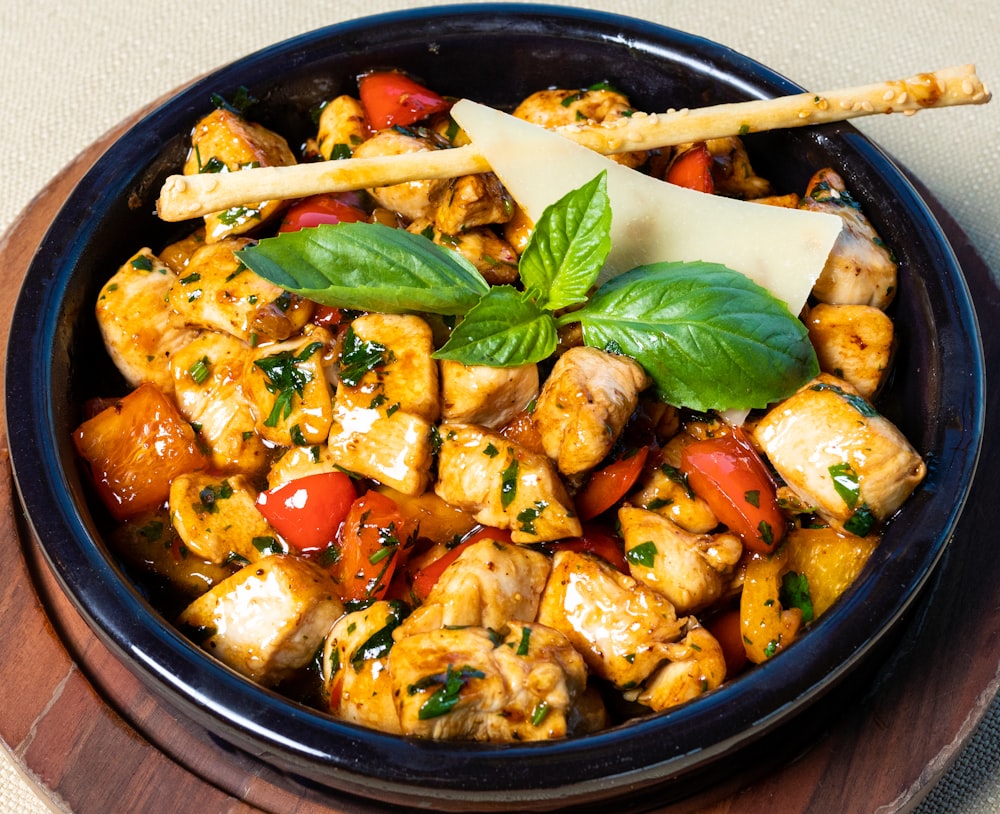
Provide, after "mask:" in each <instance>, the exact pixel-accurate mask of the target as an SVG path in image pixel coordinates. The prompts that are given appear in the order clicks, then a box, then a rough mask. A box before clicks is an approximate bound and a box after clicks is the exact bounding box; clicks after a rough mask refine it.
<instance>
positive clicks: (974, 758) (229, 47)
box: [0, 0, 1000, 814]
mask: <svg viewBox="0 0 1000 814" xmlns="http://www.w3.org/2000/svg"><path fill="white" fill-rule="evenodd" d="M554 4H557V5H569V6H580V7H587V8H591V9H595V10H601V11H610V12H615V13H619V14H626V15H629V16H633V17H639V18H643V19H646V20H650V21H652V22H656V23H660V24H663V25H668V26H671V27H674V28H678V29H681V30H684V31H688V32H690V33H693V34H697V35H700V36H704V37H708V38H710V39H713V40H716V41H718V42H721V43H723V44H725V45H728V46H731V47H732V48H735V49H736V50H737V51H740V52H741V53H744V54H746V55H748V56H750V57H753V58H754V59H756V60H758V61H760V62H762V63H764V64H766V65H768V66H770V67H771V68H773V69H775V70H777V71H778V72H780V73H782V74H784V75H785V76H787V77H789V78H790V79H792V80H794V81H796V82H798V83H799V84H801V85H803V86H805V87H807V88H809V89H812V90H826V89H831V88H839V87H848V86H853V85H860V84H867V83H870V82H875V81H880V80H885V79H893V78H900V77H904V76H910V75H913V74H916V73H920V72H922V71H929V70H935V69H939V68H943V67H946V66H950V65H958V64H964V63H968V62H971V63H975V64H976V66H977V69H978V73H979V75H980V76H981V77H982V78H983V79H984V80H985V81H986V82H987V84H988V85H989V84H990V83H991V82H992V84H993V85H995V86H997V87H1000V4H997V3H996V0H966V2H964V3H961V4H958V3H949V2H944V3H937V4H917V3H913V2H912V0H910V2H906V3H903V2H898V1H897V0H891V1H889V0H880V2H878V3H857V2H848V1H847V0H826V2H824V3H804V2H801V0H799V1H798V2H795V1H794V0H769V2H767V3H758V2H754V0H701V2H698V3H691V2H673V1H671V0H611V2H607V0H586V1H585V2H583V1H582V0H581V1H580V2H556V3H554ZM425 5H431V4H429V3H412V2H404V1H403V0H369V1H368V2H367V3H365V4H363V6H360V7H359V4H357V3H348V2H345V0H312V2H310V3H308V4H306V3H281V2H275V1H274V0H228V2H226V3H220V4H217V5H216V4H206V3H203V2H195V0H171V2H169V3H158V2H156V0H147V1H146V2H136V0H98V1H97V2H93V1H92V0H32V2H30V3H27V2H5V3H3V8H2V10H0V80H2V82H0V88H2V90H0V143H2V144H6V145H7V147H6V152H5V155H6V159H4V161H3V165H2V168H0V234H2V233H4V232H6V231H7V229H8V228H9V227H10V226H11V225H12V224H13V223H14V222H15V220H16V218H17V216H18V214H19V213H20V212H21V211H22V210H23V209H24V208H25V207H26V206H27V205H28V204H29V203H30V201H31V200H32V198H33V197H34V196H35V195H36V194H38V193H39V192H40V191H41V190H42V189H43V188H44V187H45V185H46V184H47V183H48V182H49V181H50V180H51V179H52V178H53V176H55V175H56V174H57V173H58V172H59V171H60V170H61V169H62V168H63V167H64V166H66V165H67V164H68V163H69V162H70V161H71V160H72V159H73V158H74V157H75V156H76V155H77V154H78V153H79V152H80V151H81V150H82V149H83V148H84V147H86V146H87V145H89V144H91V143H92V142H93V141H95V140H96V139H98V138H99V137H101V136H102V135H103V134H104V133H106V132H108V131H109V130H110V129H111V128H113V127H114V126H115V125H116V124H118V123H119V122H121V121H122V120H124V119H126V118H127V117H129V116H130V115H131V114H133V113H134V112H136V111H137V110H138V109H140V108H141V107H143V106H145V105H146V104H148V103H149V102H151V101H153V100H155V99H158V98H160V97H162V96H163V95H165V94H167V93H169V92H170V91H172V90H174V89H175V88H177V87H178V86H180V85H182V84H184V83H185V82H187V81H189V80H191V79H192V78H194V77H196V76H199V75H201V74H203V73H205V72H207V71H210V70H212V69H214V68H216V67H219V66H220V65H223V64H225V63H227V62H230V61H232V60H234V59H236V58H239V57H242V56H245V55H247V54H249V53H251V52H253V51H255V50H257V49H259V48H262V47H264V46H267V45H269V44H272V43H274V42H277V41H279V40H282V39H285V38H287V37H291V36H295V35H297V34H301V33H304V32H306V31H309V30H311V29H314V28H318V27H320V26H324V25H328V24H331V23H336V22H340V21H343V20H347V19H351V18H355V17H358V16H361V15H363V14H374V13H379V12H384V11H394V10H400V9H404V8H414V7H419V6H425ZM857 125H858V127H859V128H860V129H861V130H862V131H864V132H865V133H866V134H867V135H869V136H871V137H872V138H873V139H874V140H875V141H876V142H878V143H879V144H880V145H881V146H882V147H884V148H885V149H886V150H887V151H888V152H889V153H890V154H891V155H892V156H894V157H895V158H896V159H897V160H898V161H899V162H900V163H901V164H902V165H903V166H905V167H906V168H908V169H909V170H910V171H912V172H913V173H914V174H915V175H916V176H917V177H918V178H920V179H921V180H922V181H923V182H924V184H926V186H927V187H928V188H929V189H930V191H931V192H932V193H933V194H934V195H935V196H936V198H937V199H938V200H939V201H940V202H941V203H942V204H943V205H944V206H945V208H946V209H947V210H948V211H949V212H950V213H951V214H952V215H953V216H954V217H955V218H956V219H957V221H958V222H959V224H961V226H962V227H963V228H964V229H965V231H966V232H967V234H968V235H969V237H970V238H971V240H972V242H973V245H974V246H975V247H976V248H977V249H978V251H979V252H980V254H981V255H982V257H983V258H984V260H986V262H987V264H988V265H989V266H990V268H991V269H992V270H993V272H994V274H997V275H1000V229H998V228H997V220H998V215H997V213H998V212H1000V184H998V180H1000V100H995V101H994V102H993V103H992V104H990V105H987V106H985V107H975V108H957V109H951V110H946V111H928V112H924V113H921V114H920V115H918V116H915V117H912V118H904V117H902V116H891V117H879V118H875V119H865V120H863V121H860V122H857ZM987 329H995V328H992V327H990V328H987ZM0 658H2V654H0ZM3 703H7V704H10V703H16V699H13V698H5V699H4V701H3ZM6 746H7V747H8V749H11V750H14V754H13V755H11V754H8V753H7V752H6V751H5V750H4V749H0V812H2V814H28V813H29V812H32V813H33V812H44V811H48V810H50V809H49V806H50V805H51V803H49V802H48V801H46V799H45V798H44V793H39V791H38V790H36V789H33V788H32V787H31V785H30V781H27V780H26V779H25V778H23V777H22V776H21V773H20V772H21V769H20V767H21V764H20V763H19V761H18V759H17V754H16V750H17V747H18V745H17V744H7V745H6ZM998 768H1000V705H997V704H994V705H993V707H992V708H991V709H990V711H989V713H988V714H987V715H986V717H985V718H984V720H983V721H982V723H981V724H980V726H979V728H978V730H977V731H976V732H975V734H974V736H973V737H972V739H971V740H970V742H969V743H968V744H967V746H966V748H965V749H964V750H963V752H962V753H961V755H960V757H959V759H958V760H957V762H956V763H955V764H954V766H953V767H952V768H951V770H950V771H949V772H948V773H947V774H946V775H945V776H944V778H943V779H942V780H941V781H940V782H939V783H938V784H937V785H936V786H935V787H934V788H933V789H932V790H931V791H930V792H929V794H928V796H927V797H926V798H925V799H924V801H923V802H922V803H921V805H920V807H919V809H918V812H919V814H938V813H939V812H942V813H943V812H947V813H948V814H985V813H986V812H996V811H1000V771H998Z"/></svg>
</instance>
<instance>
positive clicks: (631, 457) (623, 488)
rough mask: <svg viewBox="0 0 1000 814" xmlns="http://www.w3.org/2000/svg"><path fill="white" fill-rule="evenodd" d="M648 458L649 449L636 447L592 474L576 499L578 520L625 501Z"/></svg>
mask: <svg viewBox="0 0 1000 814" xmlns="http://www.w3.org/2000/svg"><path fill="white" fill-rule="evenodd" d="M648 456H649V447H639V449H637V450H635V451H634V452H630V453H626V454H625V455H623V456H622V457H621V458H619V459H618V460H617V461H614V462H613V463H611V464H608V466H606V467H604V469H600V470H598V471H597V472H594V474H592V475H591V476H590V480H588V481H587V485H586V486H584V487H583V489H581V490H580V491H579V493H578V494H577V496H576V514H577V516H578V517H579V518H580V519H581V520H591V519H593V518H595V517H597V515H599V514H601V513H602V512H605V511H607V510H608V509H610V508H611V507H612V506H614V505H615V503H617V502H618V501H619V500H621V499H622V498H623V497H625V495H626V494H628V491H629V489H631V488H632V487H633V486H634V485H635V482H636V481H637V480H638V479H639V475H640V474H642V468H643V467H644V466H645V465H646V458H647V457H648Z"/></svg>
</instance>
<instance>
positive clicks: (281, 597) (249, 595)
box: [177, 554, 344, 686]
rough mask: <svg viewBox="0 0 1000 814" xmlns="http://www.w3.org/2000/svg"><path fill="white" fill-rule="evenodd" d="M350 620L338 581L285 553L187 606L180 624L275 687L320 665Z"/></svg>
mask: <svg viewBox="0 0 1000 814" xmlns="http://www.w3.org/2000/svg"><path fill="white" fill-rule="evenodd" d="M343 613H344V606H343V604H342V603H341V601H340V600H339V599H338V598H337V586H336V584H335V583H334V582H333V579H332V577H330V575H329V574H328V573H326V572H325V571H324V570H323V569H322V568H320V567H319V566H317V565H314V564H313V563H311V562H308V561H306V560H304V559H301V558H300V557H296V556H292V555H288V554H285V555H276V556H273V557H265V558H264V559H262V560H259V561H258V562H256V563H253V564H251V565H248V566H246V567H244V568H242V569H240V570H239V571H237V572H236V573H235V574H233V576H231V577H229V578H228V579H226V580H223V581H222V582H220V583H219V584H218V585H216V586H214V587H213V588H212V589H211V590H209V591H208V592H207V593H205V594H203V595H202V596H200V597H198V598H197V599H196V600H195V601H194V602H192V603H191V604H190V605H188V606H187V607H186V608H185V609H184V611H183V612H182V613H181V614H180V616H179V617H178V620H177V621H178V625H179V626H180V628H181V629H182V630H185V631H186V632H188V633H189V634H190V636H191V638H192V639H193V640H194V641H196V642H197V643H198V644H199V645H200V646H201V647H203V648H204V649H205V650H207V651H208V652H209V653H211V654H212V655H214V656H215V657H217V658H218V659H219V660H221V661H222V662H224V663H225V664H227V665H229V666H230V667H232V668H233V669H234V670H236V671H237V672H239V673H242V674H243V675H245V676H247V678H249V679H251V680H252V681H255V682H257V683H258V684H262V685H264V686H274V685H275V684H278V683H279V682H281V681H282V680H284V679H286V678H288V677H289V676H291V675H292V674H293V673H294V672H295V671H296V670H299V669H300V668H302V667H304V666H305V665H306V664H308V663H309V662H310V661H311V660H312V659H313V657H314V656H315V655H316V651H317V650H318V649H319V648H320V646H321V645H322V644H323V639H324V637H325V636H326V635H327V633H329V632H330V628H331V627H333V623H334V622H336V621H337V619H339V618H340V617H341V616H342V615H343Z"/></svg>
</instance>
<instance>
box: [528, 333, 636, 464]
mask: <svg viewBox="0 0 1000 814" xmlns="http://www.w3.org/2000/svg"><path fill="white" fill-rule="evenodd" d="M648 384H649V377H648V376H647V375H646V372H645V371H644V370H643V369H642V367H641V366H640V365H639V364H638V363H637V362H635V361H633V360H632V359H629V358H628V357H627V356H619V355H617V354H613V353H605V352H604V351H601V350H597V349H596V348H589V347H584V346H580V347H574V348H570V349H569V350H567V351H566V352H565V353H564V354H563V355H562V356H560V357H559V360H558V361H557V362H556V364H555V366H554V367H553V368H552V373H551V374H550V375H549V377H548V379H546V380H545V384H544V385H542V392H541V393H540V394H539V396H538V403H537V405H536V407H535V412H534V414H533V416H532V417H533V419H534V422H535V425H536V426H537V427H538V431H539V432H540V433H541V436H542V443H543V444H544V446H545V452H546V454H547V455H548V456H549V457H550V458H551V459H552V460H553V461H555V462H556V464H557V466H558V467H559V471H560V472H562V473H563V474H564V475H578V474H580V473H582V472H586V471H587V470H588V469H592V468H593V467H595V466H597V464H599V463H600V462H601V461H602V460H603V459H604V457H605V456H606V455H607V454H608V453H609V452H610V451H611V448H612V447H613V446H614V443H615V441H616V440H617V439H618V436H619V434H620V433H621V431H622V429H623V428H624V427H625V422H627V421H628V418H629V416H630V415H632V412H633V411H634V410H635V407H636V404H638V401H639V392H640V391H641V390H643V389H644V388H645V387H647V386H648Z"/></svg>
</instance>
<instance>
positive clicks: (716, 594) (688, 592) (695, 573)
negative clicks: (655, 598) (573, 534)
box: [618, 506, 743, 613]
mask: <svg viewBox="0 0 1000 814" xmlns="http://www.w3.org/2000/svg"><path fill="white" fill-rule="evenodd" d="M618 523H619V525H620V526H621V533H622V537H623V538H624V540H625V559H626V560H628V564H629V572H630V573H631V574H632V576H633V577H635V578H636V579H637V580H639V581H640V582H643V583H645V584H646V585H648V586H649V587H650V588H652V589H653V590H654V591H658V592H659V593H661V594H663V595H664V596H665V597H666V598H667V599H669V600H670V601H671V602H672V603H673V605H674V606H675V607H676V608H677V611H678V613H694V612H696V611H699V610H702V609H703V608H706V607H708V606H709V605H711V604H712V603H713V602H715V601H716V600H717V599H719V598H720V597H721V596H723V594H724V593H725V590H726V587H727V586H728V584H729V582H730V579H731V577H732V575H733V572H734V571H735V570H736V564H737V563H738V562H739V561H740V557H741V556H742V555H743V543H742V542H741V541H740V538H739V537H738V536H737V535H735V534H729V533H725V534H692V533H691V532H688V531H685V530H684V529H682V528H681V527H680V526H678V525H677V524H676V523H674V522H673V521H672V520H670V519H668V518H666V517H663V516H662V515H659V514H657V513H656V512H651V511H648V510H647V509H640V508H636V507H634V506H623V507H622V508H620V509H619V510H618Z"/></svg>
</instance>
